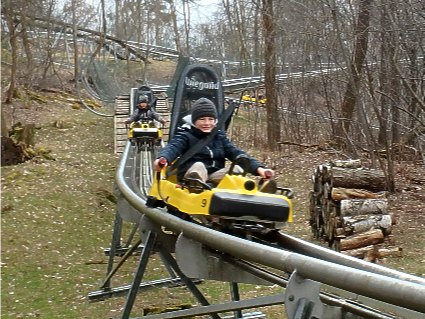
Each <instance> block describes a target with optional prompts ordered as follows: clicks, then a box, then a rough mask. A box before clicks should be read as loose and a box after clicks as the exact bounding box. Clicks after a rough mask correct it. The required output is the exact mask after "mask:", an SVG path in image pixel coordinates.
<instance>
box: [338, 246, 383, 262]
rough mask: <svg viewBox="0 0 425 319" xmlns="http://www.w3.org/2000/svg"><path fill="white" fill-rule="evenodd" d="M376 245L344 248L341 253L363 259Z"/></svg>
mask: <svg viewBox="0 0 425 319" xmlns="http://www.w3.org/2000/svg"><path fill="white" fill-rule="evenodd" d="M374 247H375V246H374V245H369V246H365V247H360V248H356V249H349V250H344V251H341V253H342V254H344V255H347V256H352V257H356V258H361V259H363V258H364V257H365V255H366V254H367V253H368V252H370V251H373V250H374Z"/></svg>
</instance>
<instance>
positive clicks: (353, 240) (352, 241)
mask: <svg viewBox="0 0 425 319" xmlns="http://www.w3.org/2000/svg"><path fill="white" fill-rule="evenodd" d="M383 241H384V234H383V233H382V231H381V230H380V229H373V230H370V231H367V232H364V233H361V234H356V235H353V236H350V237H347V238H344V239H341V240H340V243H339V249H340V250H341V251H343V250H348V249H356V248H360V247H364V246H369V245H374V244H380V243H382V242H383Z"/></svg>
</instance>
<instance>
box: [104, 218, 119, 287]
mask: <svg viewBox="0 0 425 319" xmlns="http://www.w3.org/2000/svg"><path fill="white" fill-rule="evenodd" d="M121 231H122V218H121V216H120V214H119V213H118V211H117V210H115V221H114V230H113V233H112V240H111V249H110V251H109V258H108V267H107V270H106V275H107V276H108V274H110V273H111V271H112V268H113V267H114V258H115V254H116V252H117V248H118V247H120V244H121ZM110 287H111V279H110V278H109V279H107V280H105V282H104V284H103V286H102V288H104V289H108V288H110Z"/></svg>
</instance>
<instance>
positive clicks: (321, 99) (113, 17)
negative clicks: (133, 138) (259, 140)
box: [1, 0, 425, 190]
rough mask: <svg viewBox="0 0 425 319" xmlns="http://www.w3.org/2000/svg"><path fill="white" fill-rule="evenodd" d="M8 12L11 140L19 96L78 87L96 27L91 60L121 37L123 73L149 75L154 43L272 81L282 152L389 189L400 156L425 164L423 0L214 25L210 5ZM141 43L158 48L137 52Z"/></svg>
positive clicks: (73, 4) (269, 2) (272, 111)
mask: <svg viewBox="0 0 425 319" xmlns="http://www.w3.org/2000/svg"><path fill="white" fill-rule="evenodd" d="M1 6H2V20H1V22H2V93H3V94H2V100H3V101H2V102H3V103H2V104H3V107H2V136H4V135H6V134H7V131H8V128H10V126H11V125H13V124H14V123H11V121H8V119H7V118H6V116H3V109H7V108H8V105H9V104H10V103H12V101H13V99H14V98H16V97H17V96H19V94H18V93H17V92H19V90H20V89H24V88H25V89H40V88H42V87H43V84H44V83H46V82H49V83H50V84H51V83H54V84H55V85H57V86H61V85H62V86H65V83H63V81H61V70H67V71H69V72H73V74H74V80H73V81H74V82H73V83H77V82H78V80H79V79H80V76H81V73H82V72H84V67H85V66H86V64H83V63H82V62H81V61H82V56H83V55H84V54H85V56H87V53H85V52H84V50H85V49H84V48H83V47H82V42H81V33H82V32H83V31H85V30H90V32H91V35H92V36H93V37H94V38H95V40H96V39H97V40H96V41H95V42H94V43H95V44H92V45H93V46H94V49H93V50H92V51H91V53H90V59H92V60H98V59H100V58H101V57H102V55H103V56H104V54H105V53H104V52H105V48H106V43H107V41H112V42H113V43H114V44H118V45H119V46H121V52H123V53H124V56H126V57H127V58H128V60H127V63H128V65H129V66H128V67H123V68H122V69H123V72H125V71H126V70H127V72H131V70H132V69H133V65H134V63H140V64H141V65H144V66H145V69H146V66H147V64H148V63H149V60H151V59H153V58H154V56H153V55H150V53H151V51H150V49H149V48H150V47H152V48H153V47H154V46H155V47H162V48H167V49H168V50H170V51H172V52H176V53H177V54H178V56H191V57H202V58H203V59H207V60H214V61H221V64H216V67H217V68H218V69H219V70H220V71H221V72H222V74H223V77H224V76H225V77H227V78H228V77H234V78H237V77H247V76H262V77H263V80H264V82H263V84H262V85H261V91H262V94H264V95H265V96H266V98H267V106H266V113H267V116H266V118H267V123H266V124H267V132H266V133H267V135H266V136H265V137H264V138H265V139H267V140H268V145H269V147H270V149H271V150H276V149H277V148H279V147H280V145H282V144H285V143H286V144H288V143H289V144H290V143H298V144H300V145H326V147H331V148H335V149H337V150H341V152H342V153H343V154H345V156H346V157H351V158H358V157H364V156H366V157H368V158H370V159H371V163H372V165H373V166H379V167H380V168H381V169H383V170H384V171H385V172H386V175H387V186H388V189H390V190H392V189H394V169H393V167H394V165H393V163H394V160H413V161H416V162H418V163H423V162H424V152H425V125H424V123H425V117H424V111H425V99H424V96H425V92H424V90H425V83H424V72H425V63H424V35H425V34H424V33H425V31H424V30H425V28H424V27H425V14H424V12H425V3H424V2H423V1H419V0H390V1H386V0H385V1H384V0H357V1H336V0H323V1H316V0H306V1H277V0H261V1H256V0H221V1H217V5H214V6H211V12H210V19H209V21H207V22H206V21H199V20H197V19H196V18H194V14H193V12H194V10H195V9H196V7H197V6H198V7H199V6H202V1H189V0H182V1H177V0H167V1H148V0H145V1H132V0H115V1H112V0H111V1H107V0H99V1H92V2H91V3H89V2H88V1H84V0H70V1H57V0H42V1H40V0H37V1H35V0H33V1H31V0H30V1H23V0H18V1H12V0H5V1H3V2H2V5H1ZM40 30H42V31H43V36H42V37H40V34H41V33H40V32H41V31H40ZM64 33H66V34H69V35H71V37H72V39H71V41H68V44H69V47H67V48H66V50H64V44H63V41H60V39H59V36H58V34H64ZM92 39H93V38H92ZM130 42H135V43H143V44H144V45H147V47H148V49H146V50H144V51H137V50H134V49H133V48H132V47H131V46H129V45H128V43H130ZM65 52H66V55H67V59H66V61H67V63H64V55H65ZM230 65H232V66H233V69H232V72H229V71H228V70H230V69H229V66H230ZM223 70H226V72H223ZM145 79H146V78H145ZM71 84H72V83H71ZM250 94H252V95H255V94H259V93H258V90H254V89H253V90H252V91H251V92H250Z"/></svg>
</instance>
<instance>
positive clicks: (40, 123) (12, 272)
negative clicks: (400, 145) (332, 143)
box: [1, 95, 425, 319]
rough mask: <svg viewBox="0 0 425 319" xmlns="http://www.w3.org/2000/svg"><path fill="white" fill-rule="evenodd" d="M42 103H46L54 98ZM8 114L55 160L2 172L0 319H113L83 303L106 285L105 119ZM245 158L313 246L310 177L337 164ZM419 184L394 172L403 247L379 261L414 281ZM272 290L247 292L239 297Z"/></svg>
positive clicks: (217, 292) (183, 300) (112, 165)
mask: <svg viewBox="0 0 425 319" xmlns="http://www.w3.org/2000/svg"><path fill="white" fill-rule="evenodd" d="M48 99H50V100H51V101H54V96H53V95H49V96H48ZM13 114H14V116H15V117H16V119H20V120H22V121H23V122H28V121H29V122H30V121H34V122H35V123H36V124H37V127H38V129H37V133H36V146H38V147H43V148H47V149H51V155H52V156H53V158H54V160H47V159H43V158H34V159H32V160H31V161H28V162H26V163H23V164H19V165H16V166H10V167H2V173H1V182H2V185H1V187H2V202H1V208H2V220H1V221H2V238H1V241H2V242H1V244H2V245H1V253H2V261H1V266H2V267H1V268H2V269H1V271H2V286H1V294H2V298H1V299H2V300H1V306H2V307H1V309H2V318H10V319H11V318H110V317H119V316H120V314H121V311H122V307H123V306H124V301H125V299H124V298H114V299H108V300H105V301H101V302H97V303H89V302H88V300H87V295H88V293H90V292H92V291H95V290H97V289H99V287H100V285H101V283H102V280H103V279H104V278H105V273H106V262H107V257H106V256H105V254H104V253H103V249H105V248H108V247H109V245H110V240H111V235H112V226H113V221H114V208H115V204H114V200H113V196H112V194H113V192H112V189H113V187H112V186H113V181H114V176H115V170H116V167H117V164H118V160H119V159H118V158H117V156H116V155H114V154H113V122H112V119H111V118H104V117H99V116H97V115H95V114H93V113H91V112H89V111H87V110H85V109H78V108H75V106H74V107H73V105H71V104H67V103H64V102H63V103H62V102H57V101H56V102H53V103H48V104H33V105H30V106H29V107H26V108H24V109H19V105H17V109H16V110H15V111H14V113H13ZM58 121H60V122H61V123H62V124H61V125H60V126H59V127H60V128H58V125H57V124H56V123H57V122H58ZM235 132H237V130H235ZM247 147H248V146H247ZM251 151H252V153H254V154H256V156H257V157H258V158H260V159H261V160H265V161H266V162H268V163H269V164H270V165H271V166H274V167H275V168H276V170H277V172H278V174H279V183H280V184H282V185H285V186H289V187H292V188H293V189H294V191H295V194H296V196H295V199H294V204H295V216H294V217H295V221H294V223H292V224H290V225H288V226H287V227H286V229H285V231H287V232H288V233H291V234H294V235H296V236H299V237H301V238H304V239H307V240H311V241H313V238H312V236H311V232H310V229H309V225H308V192H309V190H310V187H311V186H310V176H311V174H312V172H313V170H314V168H315V167H316V166H317V165H319V164H323V163H326V162H327V161H328V160H329V159H338V155H337V154H335V153H332V152H318V151H315V152H307V151H302V150H298V149H295V148H289V149H285V150H282V151H281V152H278V153H275V154H267V153H264V151H261V150H259V149H258V148H257V149H251ZM423 176H425V169H424V167H423V166H414V165H412V164H409V163H399V164H397V190H398V192H397V193H396V194H393V195H391V196H390V203H391V204H390V207H391V211H392V212H393V213H394V214H396V215H397V217H398V223H397V225H396V226H395V228H394V231H393V243H394V245H397V246H400V247H402V249H403V257H398V258H396V257H391V258H387V259H385V260H382V261H381V262H382V263H383V264H385V265H387V266H389V267H393V268H397V269H400V270H403V271H406V272H408V273H412V274H416V275H420V276H425V251H424V250H425V248H424V247H425V231H424V230H425V191H424V187H425V180H424V178H423ZM136 262H137V260H136V259H134V260H131V261H130V262H128V263H127V264H126V266H125V268H124V271H123V272H122V273H120V274H119V275H117V277H116V278H114V280H117V281H118V282H119V283H120V284H123V283H129V282H131V278H132V273H133V271H134V269H135V265H136ZM162 271H163V270H162V268H161V267H160V266H159V264H158V261H157V260H156V258H153V260H152V264H150V270H149V271H148V274H147V276H148V277H149V278H160V277H161V275H163V272H162ZM223 286H224V288H223ZM200 289H201V290H202V291H203V292H204V293H205V295H206V296H207V298H211V299H212V300H223V299H224V300H225V299H226V298H228V297H226V294H227V292H228V286H226V285H223V284H221V283H212V284H202V285H200ZM223 289H224V290H225V293H223V291H224V290H223ZM274 289H276V287H270V288H265V287H261V286H253V285H246V286H243V287H242V296H243V297H244V296H251V297H253V296H258V295H262V294H267V293H269V292H271V291H274ZM191 303H194V300H193V298H192V297H191V296H190V295H189V294H187V293H186V292H185V290H184V289H183V288H181V287H180V288H161V289H154V290H151V291H149V292H147V293H144V294H143V296H142V297H138V299H137V302H136V305H135V313H137V314H139V315H140V314H141V313H142V309H144V310H145V311H148V310H150V311H151V310H152V309H153V310H155V309H156V307H157V308H159V309H161V308H166V307H170V306H176V305H185V304H191ZM264 311H266V312H267V313H268V317H269V318H282V314H281V312H282V307H272V308H270V309H266V310H264Z"/></svg>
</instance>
